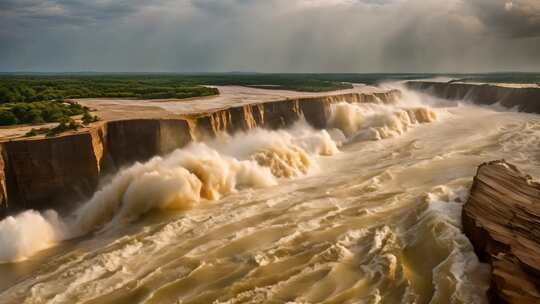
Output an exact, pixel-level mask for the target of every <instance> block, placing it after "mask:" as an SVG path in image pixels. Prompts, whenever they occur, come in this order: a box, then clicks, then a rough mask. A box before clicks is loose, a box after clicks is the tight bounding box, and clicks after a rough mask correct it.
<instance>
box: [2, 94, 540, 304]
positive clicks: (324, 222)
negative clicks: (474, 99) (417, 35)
mask: <svg viewBox="0 0 540 304" xmlns="http://www.w3.org/2000/svg"><path fill="white" fill-rule="evenodd" d="M402 90H404V91H403V92H404V94H403V96H402V97H401V99H400V100H397V101H396V102H395V103H391V104H378V103H357V104H348V103H336V104H333V105H332V113H331V115H330V117H329V122H328V125H329V127H328V128H327V129H326V130H315V129H313V128H312V127H310V126H309V125H308V124H307V123H305V122H302V121H299V122H298V123H296V124H294V125H293V126H291V127H289V128H288V129H283V130H273V131H270V130H263V129H253V130H251V131H248V132H244V133H242V132H240V133H236V134H235V135H226V134H224V136H223V137H220V138H215V139H212V140H207V141H204V142H198V143H192V144H189V145H188V146H186V147H185V148H183V149H180V150H176V151H174V152H172V153H171V154H169V155H167V156H163V157H156V158H154V159H152V160H150V161H148V162H145V163H139V164H135V165H133V166H131V167H129V168H126V169H124V170H122V171H121V172H119V173H118V174H116V175H115V176H114V177H113V178H112V179H111V180H110V181H109V182H108V183H106V184H105V185H104V186H103V187H102V188H101V189H100V190H99V191H98V192H96V193H95V194H94V196H93V197H92V198H91V199H90V200H88V201H87V202H86V203H85V204H84V205H83V206H82V207H81V208H79V209H78V210H77V211H76V212H75V213H74V214H73V215H71V216H68V217H65V218H62V217H59V216H58V215H56V214H55V213H54V212H46V213H39V212H36V211H27V212H25V213H22V214H20V215H18V216H16V217H10V218H7V219H5V220H3V221H2V222H0V246H1V247H0V260H2V261H4V262H9V263H4V264H1V265H0V274H1V275H0V288H2V291H1V293H0V303H287V302H289V303H486V302H487V299H486V297H485V291H486V290H487V288H488V284H489V269H487V266H486V265H482V264H480V263H479V262H478V259H477V257H476V256H475V254H474V252H473V249H472V246H471V244H470V242H469V241H468V239H467V238H466V237H465V236H464V235H463V233H462V231H461V221H460V214H461V207H462V204H463V202H464V201H465V199H466V196H467V193H468V189H469V187H470V184H471V181H472V177H473V176H474V173H475V171H476V167H477V166H478V165H479V164H481V163H482V162H484V161H488V160H492V159H500V158H505V159H507V160H508V161H509V162H512V163H515V164H517V165H519V166H520V167H521V168H523V169H524V170H527V171H528V172H531V173H532V174H533V175H534V174H538V173H540V172H538V171H539V170H538V168H539V166H538V165H539V164H540V158H539V157H538V151H539V149H538V145H539V144H540V118H539V117H538V116H536V115H532V114H524V113H517V112H511V111H501V110H500V109H498V108H490V107H478V106H474V105H470V104H467V103H458V102H441V101H440V100H434V99H431V98H429V97H427V96H425V95H419V94H415V93H412V92H408V91H406V90H405V89H403V88H402ZM227 119H228V118H227ZM215 127H216V128H218V127H219V126H217V125H216V126H215Z"/></svg>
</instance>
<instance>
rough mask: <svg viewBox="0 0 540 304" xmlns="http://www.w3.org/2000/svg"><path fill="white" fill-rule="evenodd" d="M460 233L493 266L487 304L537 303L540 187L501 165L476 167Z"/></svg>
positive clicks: (503, 162)
mask: <svg viewBox="0 0 540 304" xmlns="http://www.w3.org/2000/svg"><path fill="white" fill-rule="evenodd" d="M462 219H463V229H464V231H465V234H466V235H467V236H468V237H469V239H470V240H471V242H472V244H473V246H474V248H475V251H476V252H477V254H478V256H479V257H480V259H481V260H483V261H486V262H488V263H490V264H491V265H492V278H491V288H490V291H489V293H490V294H489V296H490V300H491V302H492V303H540V184H539V183H537V182H535V181H533V180H532V178H531V177H530V176H527V175H524V174H522V173H521V172H520V171H519V170H518V169H517V168H516V167H514V166H512V165H510V164H508V163H506V162H505V161H493V162H489V163H485V164H483V165H481V166H480V167H479V168H478V172H477V174H476V177H475V178H474V183H473V186H472V189H471V194H470V197H469V200H468V201H467V203H466V204H465V206H464V208H463V213H462Z"/></svg>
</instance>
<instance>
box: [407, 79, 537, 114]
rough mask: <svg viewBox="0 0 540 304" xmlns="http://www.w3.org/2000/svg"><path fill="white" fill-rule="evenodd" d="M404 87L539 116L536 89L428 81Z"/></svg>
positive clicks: (445, 97)
mask: <svg viewBox="0 0 540 304" xmlns="http://www.w3.org/2000/svg"><path fill="white" fill-rule="evenodd" d="M406 86H407V87H408V88H409V89H412V90H416V91H420V92H424V93H427V94H430V95H433V96H436V97H439V98H444V99H450V100H464V101H470V102H473V103H475V104H481V105H492V104H495V103H498V104H500V105H501V106H503V107H506V108H512V109H517V110H519V111H521V112H526V113H537V114H540V88H538V87H511V86H505V85H502V84H501V85H499V84H477V83H461V82H430V81H409V82H407V84H406Z"/></svg>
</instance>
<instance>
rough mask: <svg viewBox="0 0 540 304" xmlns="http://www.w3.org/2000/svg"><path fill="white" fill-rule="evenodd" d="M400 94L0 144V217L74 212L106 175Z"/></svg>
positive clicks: (293, 102)
mask: <svg viewBox="0 0 540 304" xmlns="http://www.w3.org/2000/svg"><path fill="white" fill-rule="evenodd" d="M399 96H400V92H399V91H397V90H392V91H388V92H386V93H376V94H358V93H351V94H341V95H336V96H325V97H310V98H300V99H288V100H282V101H274V102H266V103H259V104H250V105H245V106H238V107H231V108H227V109H219V110H216V111H211V112H207V113H198V114H191V115H186V116H183V117H181V118H176V119H131V120H120V121H109V122H104V123H102V124H99V125H97V126H96V127H94V128H93V129H92V130H90V131H87V132H83V133H77V134H66V135H62V136H59V137H54V138H45V139H21V140H15V141H7V142H1V143H0V156H1V157H0V218H1V217H3V216H5V215H6V214H9V213H13V212H17V211H19V210H24V209H29V208H32V209H37V210H42V209H49V208H54V209H57V210H59V211H69V210H70V209H72V208H74V207H76V205H77V204H78V203H80V202H82V201H83V200H85V199H87V198H88V197H89V196H90V195H92V193H93V192H94V191H95V190H96V188H97V186H98V183H99V180H100V178H101V177H103V176H104V175H106V174H112V173H114V172H116V171H117V170H118V169H120V168H122V167H124V166H128V165H130V164H132V163H134V162H136V161H145V160H148V159H149V158H151V157H153V156H155V155H163V154H166V153H169V152H171V151H173V150H174V149H177V148H180V147H183V146H185V145H186V144H187V143H189V142H191V141H193V140H195V141H203V140H206V139H208V138H212V137H215V136H218V135H219V134H220V133H228V134H232V133H234V132H237V131H240V130H244V131H245V130H249V129H253V128H257V127H262V128H270V129H278V128H283V127H287V126H290V125H291V124H293V123H294V122H296V121H298V120H299V119H300V118H302V117H303V118H305V119H306V121H307V122H308V123H310V124H311V125H312V126H313V127H315V128H325V127H326V123H327V121H328V117H329V115H330V105H331V104H332V103H335V102H377V103H393V102H395V101H396V100H397V99H398V98H399Z"/></svg>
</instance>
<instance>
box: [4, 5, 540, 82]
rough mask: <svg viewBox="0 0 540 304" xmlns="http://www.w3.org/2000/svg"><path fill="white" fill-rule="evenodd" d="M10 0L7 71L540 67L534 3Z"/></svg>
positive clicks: (6, 21) (6, 26)
mask: <svg viewBox="0 0 540 304" xmlns="http://www.w3.org/2000/svg"><path fill="white" fill-rule="evenodd" d="M0 1H2V2H0V3H2V4H1V6H0V70H62V71H65V70H101V71H172V72H174V71H176V72H178V71H228V70H229V71H230V70H248V71H261V72H379V71H385V72H398V71H401V72H413V71H420V72H422V71H426V72H427V71H450V72H454V71H456V72H459V71H493V70H531V69H540V62H539V61H538V60H537V59H536V57H537V55H536V54H538V52H539V51H540V40H539V38H535V37H536V36H537V35H535V34H534V32H535V27H534V24H535V23H534V22H535V21H534V20H537V19H535V18H536V17H535V15H534V13H531V12H535V10H534V9H535V8H536V7H537V5H536V4H535V0H530V1H526V0H521V1H517V0H515V1H514V5H513V7H512V10H515V11H510V12H509V13H512V14H521V15H523V14H525V13H527V14H528V15H527V16H528V17H527V20H532V21H527V22H525V24H527V25H528V26H527V27H524V26H519V25H518V23H517V21H516V20H514V19H511V20H510V19H508V20H507V19H504V18H507V17H504V16H502V17H501V16H499V15H497V14H507V12H506V11H505V12H503V11H501V8H500V7H499V6H497V7H495V6H494V5H492V4H493V3H494V2H497V1H499V0H446V1H441V0H178V1H177V0H150V1H148V0H147V1H143V0H131V1H127V0H115V1H112V0H110V1H105V0H100V1H96V0H20V1H19V0H17V1H14V0H0ZM499 2H500V4H502V10H504V4H505V3H503V2H504V1H499ZM490 3H491V4H490ZM526 4H527V5H529V6H530V7H532V9H531V8H528V9H526V7H527V6H526ZM484 6H486V7H484ZM44 8H48V9H44ZM521 15H520V16H521ZM2 16H8V18H2ZM14 16H17V17H14ZM523 19H524V20H525V18H523ZM510 21H512V22H510ZM21 24H23V25H24V26H20V25H21ZM530 24H532V25H533V26H531V25H530ZM505 25H508V27H507V28H505ZM503 28H505V29H504V33H505V34H502V33H503ZM518 29H519V30H518ZM516 33H521V34H519V35H518V34H516ZM523 33H527V34H523ZM509 37H513V39H510V38H509ZM519 37H527V39H521V38H519Z"/></svg>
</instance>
